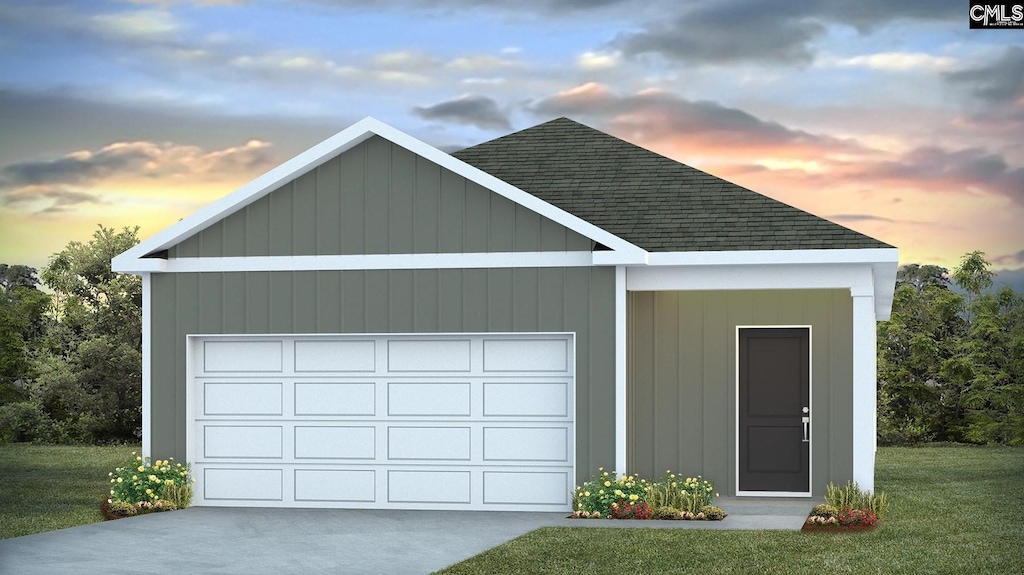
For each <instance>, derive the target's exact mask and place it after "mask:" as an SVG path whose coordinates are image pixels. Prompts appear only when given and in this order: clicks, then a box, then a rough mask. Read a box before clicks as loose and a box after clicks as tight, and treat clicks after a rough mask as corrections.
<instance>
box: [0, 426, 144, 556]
mask: <svg viewBox="0 0 1024 575" xmlns="http://www.w3.org/2000/svg"><path fill="white" fill-rule="evenodd" d="M137 450H138V447H130V446H129V447H125V446H120V447H90V446H65V445H57V446H54V445H30V444H25V443H14V444H8V445H0V539H6V538H8V537H18V536H19V535H28V534H30V533H40V532H43V531H53V530H54V529H63V528H64V527H73V526H75V525H85V524H86V523H95V522H97V521H100V520H102V519H103V518H102V517H100V513H99V509H98V505H99V503H100V501H101V500H102V498H103V494H105V493H107V492H108V491H109V489H110V487H109V483H107V482H108V478H107V473H110V472H111V471H113V470H114V468H115V467H118V466H119V465H120V464H121V463H123V462H125V461H127V459H128V457H129V456H131V452H132V451H137Z"/></svg>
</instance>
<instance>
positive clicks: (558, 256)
mask: <svg viewBox="0 0 1024 575" xmlns="http://www.w3.org/2000/svg"><path fill="white" fill-rule="evenodd" d="M593 253H594V252H484V253H469V254H464V253H452V254H374V255H340V256H339V255H330V256H259V257H255V256H249V257H213V258H173V259H169V260H164V259H157V258H143V259H141V260H138V263H139V264H140V265H139V266H136V270H135V271H137V270H138V269H139V268H142V267H145V268H146V270H145V271H153V272H167V273H178V272H259V271H320V270H420V269H451V268H457V269H477V268H546V267H590V266H591V265H593V257H592V254H593Z"/></svg>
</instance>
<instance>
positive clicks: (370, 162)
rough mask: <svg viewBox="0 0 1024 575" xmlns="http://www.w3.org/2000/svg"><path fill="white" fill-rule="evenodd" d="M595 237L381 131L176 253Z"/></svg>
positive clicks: (461, 248) (475, 249) (445, 248)
mask: <svg viewBox="0 0 1024 575" xmlns="http://www.w3.org/2000/svg"><path fill="white" fill-rule="evenodd" d="M593 248H594V242H593V241H592V240H590V239H589V238H586V237H584V236H582V235H580V234H578V233H576V232H574V231H572V230H570V229H568V228H566V227H564V226H562V225H561V224H558V223H556V222H554V221H552V220H550V219H547V218H544V217H542V216H540V215H539V214H537V213H536V212H534V211H531V210H529V209H527V208H524V207H523V206H520V205H518V204H516V203H515V202H512V201H511V200H509V199H507V198H504V197H502V196H500V195H498V194H496V193H494V192H491V191H490V190H487V189H485V188H483V187H481V186H480V185H479V184H477V183H475V182H472V181H470V180H467V179H466V178H464V177H462V176H460V175H458V174H455V173H454V172H452V171H450V170H447V169H445V168H442V167H441V166H438V165H437V164H435V163H433V162H431V161H430V160H427V159H424V158H422V157H420V156H418V155H416V154H414V153H412V152H410V151H409V150H406V149H405V148H403V147H401V146H399V145H397V144H393V143H391V142H389V141H388V140H385V139H384V138H381V137H380V136H374V137H371V138H369V139H368V140H366V141H365V142H362V143H360V144H359V145H357V146H355V147H353V148H352V149H350V150H347V151H346V152H344V153H342V154H340V155H339V156H337V157H335V158H333V159H331V160H328V161H326V162H324V163H323V164H321V165H320V166H318V167H317V168H315V169H313V170H311V171H310V172H307V173H306V174H304V175H302V176H300V177H298V178H296V179H295V180H293V181H291V182H289V183H287V184H285V185H283V186H281V187H280V188H278V189H277V190H275V191H273V192H271V193H270V194H268V195H266V196H264V197H263V198H261V199H258V200H256V201H254V202H253V203H251V204H249V205H248V206H246V207H244V208H242V209H241V210H239V211H237V212H235V213H233V214H231V215H229V216H227V217H225V218H224V219H223V220H220V221H218V222H216V223H214V224H213V225H211V226H210V227H208V228H206V229H204V230H202V231H201V232H199V233H198V234H195V235H194V236H192V237H189V238H187V239H185V240H183V241H181V242H180V243H178V244H177V245H175V246H173V247H171V248H170V249H169V250H168V254H167V257H169V258H177V257H238V256H291V255H357V254H417V253H482V252H532V251H591V250H592V249H593Z"/></svg>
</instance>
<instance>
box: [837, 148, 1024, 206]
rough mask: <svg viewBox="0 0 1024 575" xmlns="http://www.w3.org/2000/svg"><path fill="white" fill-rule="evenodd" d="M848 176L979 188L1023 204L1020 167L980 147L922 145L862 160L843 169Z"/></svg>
mask: <svg viewBox="0 0 1024 575" xmlns="http://www.w3.org/2000/svg"><path fill="white" fill-rule="evenodd" d="M847 177H848V178H854V179H856V178H864V177H867V178H871V179H874V180H876V181H885V180H888V181H893V182H899V183H905V184H910V185H913V186H915V187H918V188H920V189H936V190H943V189H946V190H950V191H957V192H963V191H965V189H966V191H971V190H974V191H976V192H977V191H980V192H987V193H992V194H996V195H1000V196H1003V197H1006V198H1008V199H1010V200H1012V201H1014V202H1016V203H1018V204H1020V205H1024V168H1020V167H1013V166H1010V165H1009V164H1008V163H1007V162H1006V160H1005V158H1004V157H1003V156H1001V155H999V154H995V153H992V152H989V151H986V150H983V149H981V148H965V149H960V150H952V151H951V150H946V149H943V148H939V147H935V146H922V147H918V148H915V149H912V150H910V151H908V152H906V153H904V154H901V155H900V156H898V157H897V159H895V160H890V161H875V162H869V163H864V164H862V165H860V166H859V167H855V168H852V169H851V170H849V171H848V172H847Z"/></svg>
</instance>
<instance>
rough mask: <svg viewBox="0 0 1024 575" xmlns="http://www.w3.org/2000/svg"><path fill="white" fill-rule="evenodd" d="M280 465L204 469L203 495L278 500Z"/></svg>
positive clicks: (281, 490) (280, 496) (281, 482)
mask: <svg viewBox="0 0 1024 575" xmlns="http://www.w3.org/2000/svg"><path fill="white" fill-rule="evenodd" d="M283 494H284V473H283V472H282V471H281V470H280V469H218V468H216V467H207V468H206V469H203V498H204V499H209V500H214V501H215V500H238V501H281V500H282V499H284V497H283Z"/></svg>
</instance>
